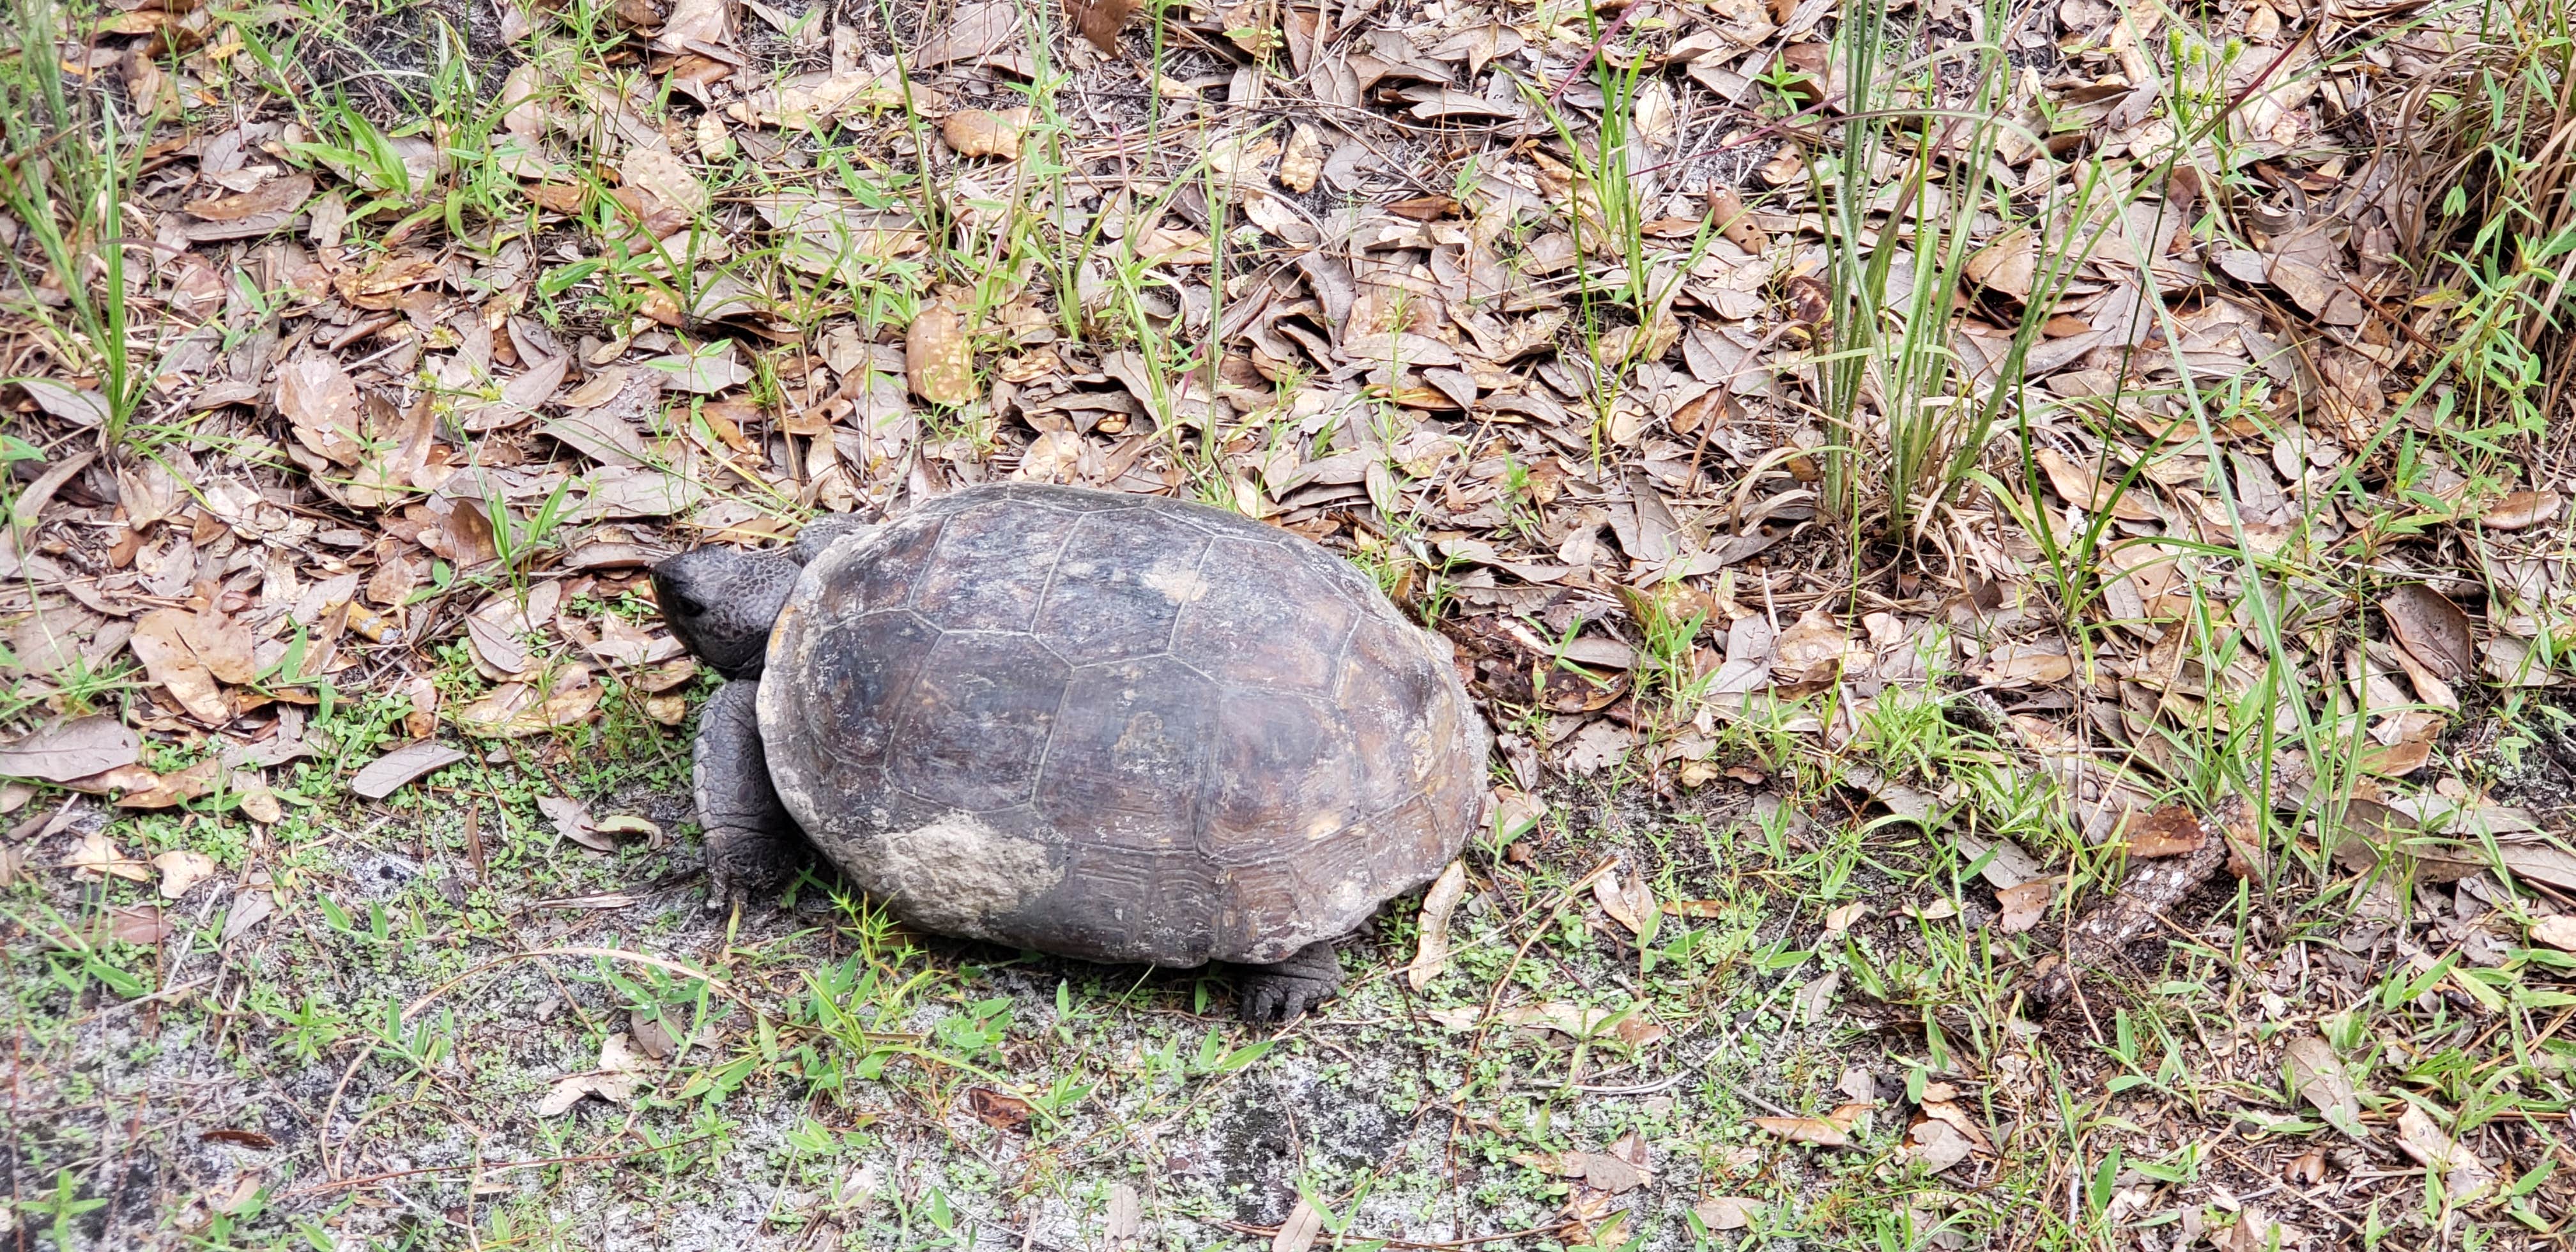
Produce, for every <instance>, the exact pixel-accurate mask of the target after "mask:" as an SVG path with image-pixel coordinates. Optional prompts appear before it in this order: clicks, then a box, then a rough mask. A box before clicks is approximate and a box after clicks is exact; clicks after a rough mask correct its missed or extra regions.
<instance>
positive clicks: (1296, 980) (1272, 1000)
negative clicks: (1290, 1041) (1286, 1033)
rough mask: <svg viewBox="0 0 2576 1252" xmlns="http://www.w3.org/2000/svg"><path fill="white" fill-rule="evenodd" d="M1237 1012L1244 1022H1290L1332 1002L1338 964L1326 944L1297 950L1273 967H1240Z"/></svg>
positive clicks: (1338, 982) (1339, 973)
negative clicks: (1241, 987)
mask: <svg viewBox="0 0 2576 1252" xmlns="http://www.w3.org/2000/svg"><path fill="white" fill-rule="evenodd" d="M1243 972H1244V979H1243V991H1242V994H1241V996H1240V1002H1239V1003H1238V1005H1237V1009H1238V1011H1239V1012H1240V1013H1241V1014H1242V1016H1243V1020H1245V1021H1247V1022H1293V1021H1295V1020H1297V1019H1298V1018H1299V1017H1302V1016H1304V1015H1305V1013H1306V1010H1308V1009H1311V1008H1314V1007H1315V1006H1316V1005H1319V1004H1322V1003H1323V1002H1324V1001H1326V1000H1329V999H1332V998H1333V995H1334V993H1335V992H1336V991H1337V990H1338V989H1339V988H1340V987H1341V984H1342V963H1341V961H1340V960H1339V959H1338V958H1336V957H1335V956H1334V955H1333V945H1332V944H1331V943H1330V942H1329V941H1328V942H1324V943H1312V944H1308V945H1306V946H1305V947H1302V948H1299V949H1298V950H1297V951H1296V952H1294V953H1292V954H1290V955H1289V957H1288V959H1287V960H1284V961H1280V962H1278V963H1276V964H1273V965H1247V966H1244V967H1243Z"/></svg>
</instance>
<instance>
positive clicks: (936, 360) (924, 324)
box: [903, 303, 975, 406]
mask: <svg viewBox="0 0 2576 1252" xmlns="http://www.w3.org/2000/svg"><path fill="white" fill-rule="evenodd" d="M903 368H904V376H905V377H906V378H907V379H908V380H909V381H910V382H911V383H912V393H913V394H914V395H917V396H919V397H921V398H922V399H924V400H928V401H930V402H931V403H932V404H945V405H952V406H953V405H960V404H964V403H966V402H967V401H969V400H972V399H974V398H975V367H974V363H973V361H972V360H971V358H970V357H969V355H968V351H967V343H966V324H965V321H964V319H962V318H960V317H958V315H957V311H956V310H955V309H952V308H949V307H948V306H947V305H945V304H938V303H933V304H927V305H924V306H922V309H921V312H919V313H918V314H915V315H914V317H913V319H912V330H911V332H910V333H908V334H907V335H905V336H904V343H903Z"/></svg>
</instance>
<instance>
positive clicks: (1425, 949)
mask: <svg viewBox="0 0 2576 1252" xmlns="http://www.w3.org/2000/svg"><path fill="white" fill-rule="evenodd" d="M1466 894H1467V863H1466V862H1464V861H1451V862H1449V868H1447V869H1444V870H1442V871H1440V878H1439V880H1438V881H1436V882H1434V883H1432V884H1431V890H1430V891H1428V892H1426V893H1424V895H1423V897H1422V920H1421V927H1420V929H1421V932H1422V937H1421V946H1420V947H1419V948H1417V949H1416V950H1415V952H1414V954H1413V964H1412V966H1411V967H1410V968H1408V969H1407V970H1406V971H1405V980H1406V981H1407V982H1409V983H1411V984H1412V986H1413V989H1414V990H1416V991H1420V990H1422V989H1423V988H1425V987H1428V986H1430V985H1431V981H1432V980H1433V979H1435V978H1438V977H1439V976H1440V974H1441V971H1443V970H1446V969H1447V968H1449V917H1450V915H1451V914H1452V913H1455V912H1456V911H1457V910H1458V901H1459V900H1460V899H1461V898H1463V897H1464V896H1465V895H1466Z"/></svg>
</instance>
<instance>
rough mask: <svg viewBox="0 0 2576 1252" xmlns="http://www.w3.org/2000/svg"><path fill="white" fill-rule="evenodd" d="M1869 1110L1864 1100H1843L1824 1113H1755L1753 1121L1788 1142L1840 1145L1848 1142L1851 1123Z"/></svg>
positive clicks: (1831, 1146) (1757, 1125)
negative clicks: (1851, 1102)
mask: <svg viewBox="0 0 2576 1252" xmlns="http://www.w3.org/2000/svg"><path fill="white" fill-rule="evenodd" d="M1868 1111H1869V1106H1868V1105H1866V1104H1844V1105H1839V1106H1837V1107H1836V1108H1835V1109H1834V1111H1833V1112H1831V1113H1827V1114H1826V1115H1824V1116H1823V1117H1757V1118H1754V1119H1753V1124H1754V1126H1756V1127H1758V1128H1760V1129H1762V1130H1766V1131H1769V1132H1771V1133H1772V1134H1775V1135H1778V1136H1780V1137H1781V1138H1783V1139H1786V1140H1788V1141H1789V1142H1791V1143H1805V1144H1812V1145H1814V1146H1816V1147H1819V1148H1839V1147H1842V1146H1844V1145H1846V1144H1849V1143H1850V1142H1851V1128H1852V1124H1853V1123H1854V1122H1856V1121H1858V1120H1860V1115H1861V1114H1863V1113H1866V1112H1868Z"/></svg>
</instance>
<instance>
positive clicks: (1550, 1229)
mask: <svg viewBox="0 0 2576 1252" xmlns="http://www.w3.org/2000/svg"><path fill="white" fill-rule="evenodd" d="M1208 1224H1209V1225H1211V1226H1216V1227H1219V1228H1221V1229H1224V1230H1231V1231H1233V1232H1235V1233H1236V1234H1239V1235H1259V1236H1261V1237H1262V1238H1264V1239H1276V1238H1278V1237H1279V1228H1278V1227H1277V1226H1247V1225H1245V1224H1244V1223H1242V1222H1210V1223H1208ZM1564 1227H1565V1224H1564V1223H1563V1222H1559V1223H1557V1224H1556V1225H1553V1226H1532V1227H1530V1228H1529V1229H1527V1230H1514V1231H1507V1232H1505V1233H1503V1234H1499V1235H1476V1236H1474V1237H1472V1238H1467V1239H1443V1240H1440V1241H1439V1242H1436V1243H1425V1242H1421V1241H1419V1240H1414V1239H1381V1238H1376V1237H1365V1238H1360V1239H1359V1240H1358V1242H1361V1243H1367V1244H1373V1245H1375V1246H1377V1247H1381V1248H1429V1249H1437V1248H1472V1247H1475V1246H1476V1245H1478V1244H1483V1243H1501V1242H1503V1241H1504V1240H1506V1239H1531V1238H1536V1237H1537V1236H1539V1235H1546V1234H1554V1233H1556V1232H1557V1231H1559V1230H1562V1229H1564ZM1350 1239H1351V1237H1350V1236H1344V1240H1345V1242H1348V1241H1349V1240H1350Z"/></svg>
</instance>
